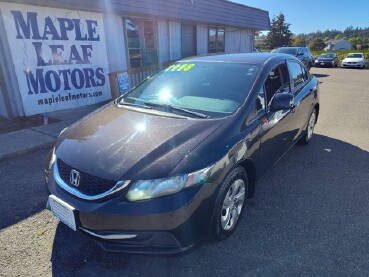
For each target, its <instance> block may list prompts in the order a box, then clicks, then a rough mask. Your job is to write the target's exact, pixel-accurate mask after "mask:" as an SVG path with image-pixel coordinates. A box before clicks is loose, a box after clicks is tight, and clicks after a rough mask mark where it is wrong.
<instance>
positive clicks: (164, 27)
mask: <svg viewBox="0 0 369 277" xmlns="http://www.w3.org/2000/svg"><path fill="white" fill-rule="evenodd" d="M158 51H159V56H158V60H159V63H164V62H167V61H169V60H170V53H169V52H170V48H169V24H168V21H164V20H160V21H158Z"/></svg>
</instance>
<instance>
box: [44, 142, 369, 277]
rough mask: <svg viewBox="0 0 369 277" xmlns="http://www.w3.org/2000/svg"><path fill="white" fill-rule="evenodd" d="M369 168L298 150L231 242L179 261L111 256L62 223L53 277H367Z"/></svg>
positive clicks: (336, 147) (344, 153) (320, 151)
mask: <svg viewBox="0 0 369 277" xmlns="http://www.w3.org/2000/svg"><path fill="white" fill-rule="evenodd" d="M368 164H369V152H367V151H365V150H363V149H360V148H359V147H357V146H354V145H352V144H349V143H346V142H344V141H340V140H337V139H334V138H330V137H326V136H323V135H315V136H314V137H313V140H312V141H311V143H310V144H309V145H307V146H302V147H300V146H295V147H293V148H292V149H291V150H290V152H289V153H288V154H287V155H285V156H284V157H283V158H282V159H281V161H280V162H278V163H277V164H276V165H275V166H274V167H273V168H272V169H271V170H270V171H269V172H268V173H267V174H266V175H265V176H264V178H263V179H262V180H261V181H260V182H259V185H258V187H257V189H256V193H255V197H254V198H253V199H251V200H250V201H249V202H248V204H247V205H246V210H245V213H244V215H243V217H242V219H241V221H240V222H239V226H238V228H237V229H236V230H235V232H234V234H233V235H232V236H231V237H229V238H228V239H226V240H224V241H221V242H217V243H214V242H212V241H211V240H208V241H206V242H204V243H202V244H201V245H200V246H199V247H198V248H196V249H195V250H194V251H192V252H190V253H188V254H185V255H181V256H174V257H173V256H170V257H168V256H164V257H163V256H138V255H127V254H119V253H118V254H117V253H106V252H104V251H102V250H100V248H99V247H98V246H96V245H95V244H94V243H93V241H92V240H91V239H90V238H87V237H85V236H84V235H82V234H80V233H76V232H73V231H71V230H70V229H69V228H68V227H66V226H64V225H63V224H61V223H59V225H58V227H57V230H56V233H55V238H54V243H53V250H52V257H51V262H52V274H53V276H69V275H78V276H88V275H94V276H95V275H96V276H140V275H148V274H149V275H151V276H172V275H175V276H200V275H201V276H203V275H204V274H205V275H210V274H212V275H225V274H227V275H240V274H241V275H243V274H247V273H254V274H256V275H276V274H275V273H277V272H278V273H280V274H277V275H283V274H282V272H288V273H289V274H291V275H297V274H299V273H301V272H305V273H307V275H312V274H314V275H316V274H317V273H318V275H319V273H320V274H322V275H327V274H328V275H330V274H329V273H337V272H341V273H343V274H344V273H345V272H346V273H347V272H350V271H348V270H349V269H350V261H352V263H353V264H352V266H355V267H356V266H357V268H361V270H362V271H360V273H361V274H363V275H366V274H365V273H368V267H367V260H368V254H367V249H368V247H369V242H368V240H367V239H366V238H367V232H368V230H369V222H368V211H369V201H368V199H369V190H368V186H369V181H368V180H369V171H368V168H367V166H368ZM194 228H196V226H194ZM342 259H343V260H344V261H345V262H342ZM365 270H366V271H365ZM309 273H310V274H309ZM353 275H355V273H353Z"/></svg>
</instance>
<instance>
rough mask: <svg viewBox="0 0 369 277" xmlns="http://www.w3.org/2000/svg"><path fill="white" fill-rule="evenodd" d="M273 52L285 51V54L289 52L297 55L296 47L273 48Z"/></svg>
mask: <svg viewBox="0 0 369 277" xmlns="http://www.w3.org/2000/svg"><path fill="white" fill-rule="evenodd" d="M273 52H277V53H285V54H290V55H294V56H296V55H297V49H296V48H288V47H286V48H277V49H275V51H273Z"/></svg>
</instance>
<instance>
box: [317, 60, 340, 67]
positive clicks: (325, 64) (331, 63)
mask: <svg viewBox="0 0 369 277" xmlns="http://www.w3.org/2000/svg"><path fill="white" fill-rule="evenodd" d="M334 65H335V63H334V61H329V60H327V61H315V62H314V66H315V67H333V66H334Z"/></svg>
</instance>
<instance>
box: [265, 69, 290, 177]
mask: <svg viewBox="0 0 369 277" xmlns="http://www.w3.org/2000/svg"><path fill="white" fill-rule="evenodd" d="M289 79H290V77H289V73H288V69H287V65H286V63H285V62H283V63H281V64H278V65H277V66H276V67H274V68H273V69H272V70H271V71H270V72H269V73H268V75H267V76H266V78H265V81H264V85H263V87H262V90H263V91H262V92H261V93H264V94H265V98H266V108H265V109H264V113H263V115H262V119H261V130H260V149H261V158H260V165H259V168H260V174H261V175H263V174H264V172H265V171H266V170H268V169H269V168H270V167H271V166H273V165H274V164H275V163H276V162H277V161H278V160H279V159H280V158H281V157H282V156H283V154H284V153H285V152H287V150H288V149H289V148H290V147H291V146H292V145H293V142H292V138H293V136H292V134H291V132H292V131H293V128H294V124H292V121H293V120H292V117H293V116H294V115H293V113H292V111H291V110H289V109H288V110H287V109H286V110H281V111H277V112H274V111H272V110H271V109H270V107H271V103H272V101H273V97H274V95H275V94H276V93H291V89H290V81H289Z"/></svg>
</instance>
